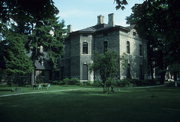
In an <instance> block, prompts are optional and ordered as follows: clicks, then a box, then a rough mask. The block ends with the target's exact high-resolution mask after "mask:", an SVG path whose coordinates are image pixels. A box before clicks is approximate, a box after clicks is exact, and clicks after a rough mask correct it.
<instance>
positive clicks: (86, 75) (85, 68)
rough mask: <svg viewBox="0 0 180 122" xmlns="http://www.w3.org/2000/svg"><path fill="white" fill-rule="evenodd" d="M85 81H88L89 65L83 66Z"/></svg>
mask: <svg viewBox="0 0 180 122" xmlns="http://www.w3.org/2000/svg"><path fill="white" fill-rule="evenodd" d="M82 79H83V80H88V65H87V64H83V77H82Z"/></svg>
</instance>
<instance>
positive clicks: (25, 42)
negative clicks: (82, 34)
mask: <svg viewBox="0 0 180 122" xmlns="http://www.w3.org/2000/svg"><path fill="white" fill-rule="evenodd" d="M58 12H59V11H58V9H57V8H56V7H55V6H54V2H53V1H52V0H30V1H24V0H15V1H14V0H2V1H0V15H1V16H0V34H2V37H3V39H4V40H6V41H7V42H5V43H4V42H0V43H1V44H0V58H1V57H3V56H4V55H6V52H4V51H2V50H3V49H5V48H6V47H7V46H8V44H9V43H10V44H11V43H12V42H9V41H12V40H14V41H15V40H17V42H20V41H21V42H20V43H19V45H18V46H19V48H20V49H21V48H23V50H24V47H25V48H26V50H27V51H28V52H29V54H30V55H31V59H32V63H33V65H34V66H33V67H35V61H36V60H40V61H41V60H45V61H46V62H48V63H49V65H50V66H51V67H52V69H53V70H59V69H58V68H59V66H58V65H59V61H58V58H59V57H60V55H61V54H62V50H63V33H64V32H65V31H64V29H63V27H64V22H63V21H62V22H59V21H58V19H59V18H57V17H56V15H57V14H58ZM50 32H51V33H50ZM52 32H53V34H52ZM7 33H11V34H7ZM15 35H18V36H19V37H18V36H15ZM0 36H1V35H0ZM16 45H17V44H16ZM40 46H43V47H44V51H45V52H40ZM14 49H16V47H15V48H14ZM14 49H13V51H12V52H10V51H8V55H9V57H10V58H11V59H12V61H10V58H7V59H6V60H4V61H2V63H1V64H0V68H3V69H5V68H6V67H7V65H8V67H11V68H9V69H7V71H8V72H14V73H17V72H18V73H21V74H22V73H23V74H24V72H26V71H27V70H28V69H31V70H32V66H30V65H29V66H28V65H23V64H24V63H22V62H19V60H18V58H19V59H22V60H23V62H26V64H27V62H28V60H29V58H28V57H27V56H26V57H24V56H22V55H20V56H15V55H14V54H13V53H15V52H14ZM20 49H19V50H20ZM20 52H22V51H20ZM20 52H18V53H20ZM12 57H14V58H12ZM15 57H17V59H15ZM25 59H26V60H25ZM8 61H10V62H8ZM13 63H14V64H13ZM21 63H22V65H20V64H21ZM5 65H6V67H5ZM15 65H17V67H18V68H19V69H23V70H25V71H24V72H20V70H19V69H18V68H17V67H14V66H15ZM19 66H20V67H19ZM22 67H23V68H22ZM13 68H14V69H13ZM23 70H22V71H23ZM32 74H33V73H32ZM34 79H35V78H34Z"/></svg>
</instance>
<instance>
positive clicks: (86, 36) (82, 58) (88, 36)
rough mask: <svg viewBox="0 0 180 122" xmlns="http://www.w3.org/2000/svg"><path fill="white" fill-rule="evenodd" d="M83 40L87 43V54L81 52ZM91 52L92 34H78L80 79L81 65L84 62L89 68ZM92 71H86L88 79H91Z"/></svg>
mask: <svg viewBox="0 0 180 122" xmlns="http://www.w3.org/2000/svg"><path fill="white" fill-rule="evenodd" d="M83 42H87V43H88V54H83ZM92 53H93V36H92V34H81V35H80V80H81V81H83V65H84V64H86V65H87V66H88V69H89V64H91V63H92ZM93 80H94V75H93V72H92V73H91V72H90V71H89V72H88V81H93Z"/></svg>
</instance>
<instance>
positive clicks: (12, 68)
mask: <svg viewBox="0 0 180 122" xmlns="http://www.w3.org/2000/svg"><path fill="white" fill-rule="evenodd" d="M6 35H7V36H6V37H7V38H6V40H3V41H2V42H3V43H2V42H1V47H2V46H4V48H3V53H4V55H1V59H2V62H3V63H4V64H3V65H4V66H3V69H4V70H5V72H6V73H7V75H8V77H9V78H8V79H9V80H10V81H11V82H13V80H15V77H16V76H18V75H21V76H23V75H27V74H29V73H31V72H32V69H33V66H32V61H31V60H30V58H29V57H28V56H27V55H26V49H25V47H24V43H23V41H24V40H25V39H24V38H25V36H23V35H20V34H15V33H13V32H7V33H6Z"/></svg>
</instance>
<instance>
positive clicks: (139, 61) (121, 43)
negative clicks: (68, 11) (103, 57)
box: [61, 13, 147, 81]
mask: <svg viewBox="0 0 180 122" xmlns="http://www.w3.org/2000/svg"><path fill="white" fill-rule="evenodd" d="M68 30H69V36H68V37H67V38H66V40H65V42H64V45H65V47H64V56H63V58H62V61H61V76H62V79H63V78H78V79H80V80H81V81H94V80H97V79H98V76H97V74H95V73H94V72H92V73H90V72H89V70H88V69H89V67H88V64H91V63H92V62H93V59H92V55H93V53H94V52H98V53H104V52H105V51H107V49H111V50H114V51H116V52H117V53H118V55H119V57H122V56H124V57H125V60H126V62H127V66H126V67H124V65H123V64H122V63H123V61H121V60H120V63H119V67H117V68H119V78H120V79H123V78H127V77H129V76H128V75H127V74H130V75H131V78H134V79H144V78H146V76H147V72H146V71H147V53H146V52H147V48H146V47H147V43H146V41H145V40H142V39H141V38H139V37H138V34H137V32H136V30H135V29H133V27H132V26H129V27H122V26H119V25H115V24H114V14H113V13H112V14H109V15H108V24H105V23H104V16H102V15H100V16H98V17H97V24H96V25H95V26H91V27H88V28H85V29H82V30H78V31H74V32H72V30H71V26H68Z"/></svg>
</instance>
